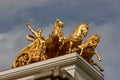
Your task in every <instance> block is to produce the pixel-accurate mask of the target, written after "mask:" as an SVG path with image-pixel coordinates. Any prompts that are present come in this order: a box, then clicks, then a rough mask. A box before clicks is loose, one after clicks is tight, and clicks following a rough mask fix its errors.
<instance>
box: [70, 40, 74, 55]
mask: <svg viewBox="0 0 120 80" xmlns="http://www.w3.org/2000/svg"><path fill="white" fill-rule="evenodd" d="M72 46H73V42H72V41H70V46H69V53H71V52H72Z"/></svg>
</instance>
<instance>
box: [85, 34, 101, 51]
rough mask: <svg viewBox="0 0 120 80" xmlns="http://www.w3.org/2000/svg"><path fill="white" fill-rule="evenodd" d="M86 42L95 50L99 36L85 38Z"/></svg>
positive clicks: (93, 35)
mask: <svg viewBox="0 0 120 80" xmlns="http://www.w3.org/2000/svg"><path fill="white" fill-rule="evenodd" d="M87 42H88V43H89V47H92V48H93V49H95V48H96V46H97V44H98V43H99V42H100V36H99V35H98V34H92V35H90V36H89V37H88V38H87Z"/></svg>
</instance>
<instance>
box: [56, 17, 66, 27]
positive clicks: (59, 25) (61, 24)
mask: <svg viewBox="0 0 120 80" xmlns="http://www.w3.org/2000/svg"><path fill="white" fill-rule="evenodd" d="M56 27H59V28H63V27H64V23H63V22H62V21H61V20H60V19H56V21H55V23H54V28H56Z"/></svg>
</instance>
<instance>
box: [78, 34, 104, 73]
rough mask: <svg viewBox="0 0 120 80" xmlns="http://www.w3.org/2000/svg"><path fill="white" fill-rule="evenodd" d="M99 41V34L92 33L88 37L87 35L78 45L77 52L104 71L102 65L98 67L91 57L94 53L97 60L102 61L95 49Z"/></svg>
mask: <svg viewBox="0 0 120 80" xmlns="http://www.w3.org/2000/svg"><path fill="white" fill-rule="evenodd" d="M99 41H100V36H99V35H98V34H92V35H90V36H89V37H87V39H86V41H84V42H83V43H82V44H80V45H78V52H79V53H80V55H81V56H82V57H83V58H84V59H85V60H86V61H87V62H89V63H90V64H92V65H95V66H97V67H98V68H99V69H100V71H104V70H103V68H102V67H100V66H99V65H98V64H97V63H96V62H94V60H93V59H92V57H93V56H94V55H96V57H97V59H98V61H102V58H101V57H100V55H99V54H98V52H97V51H95V48H96V47H97V45H98V43H99Z"/></svg>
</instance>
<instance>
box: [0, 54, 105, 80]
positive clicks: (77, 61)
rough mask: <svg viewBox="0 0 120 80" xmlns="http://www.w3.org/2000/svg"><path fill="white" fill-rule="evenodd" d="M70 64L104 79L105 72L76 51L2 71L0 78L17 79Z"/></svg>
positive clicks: (101, 79) (2, 79)
mask: <svg viewBox="0 0 120 80" xmlns="http://www.w3.org/2000/svg"><path fill="white" fill-rule="evenodd" d="M69 65H77V66H79V67H80V68H81V69H82V70H83V71H84V72H86V73H87V74H88V75H90V76H91V77H93V79H98V80H103V74H102V73H101V72H100V71H98V70H97V69H96V68H94V67H93V66H91V65H90V64H89V63H87V62H86V61H85V60H84V59H83V58H82V57H81V56H79V55H78V54H76V53H71V54H67V55H64V56H60V57H56V58H52V59H48V60H45V61H41V62H36V63H33V64H29V65H26V66H22V67H18V68H15V69H10V70H6V71H2V72H0V80H7V79H16V78H20V77H24V76H30V75H33V74H36V73H40V72H43V71H46V70H49V69H53V68H55V67H59V68H62V67H66V66H69Z"/></svg>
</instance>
